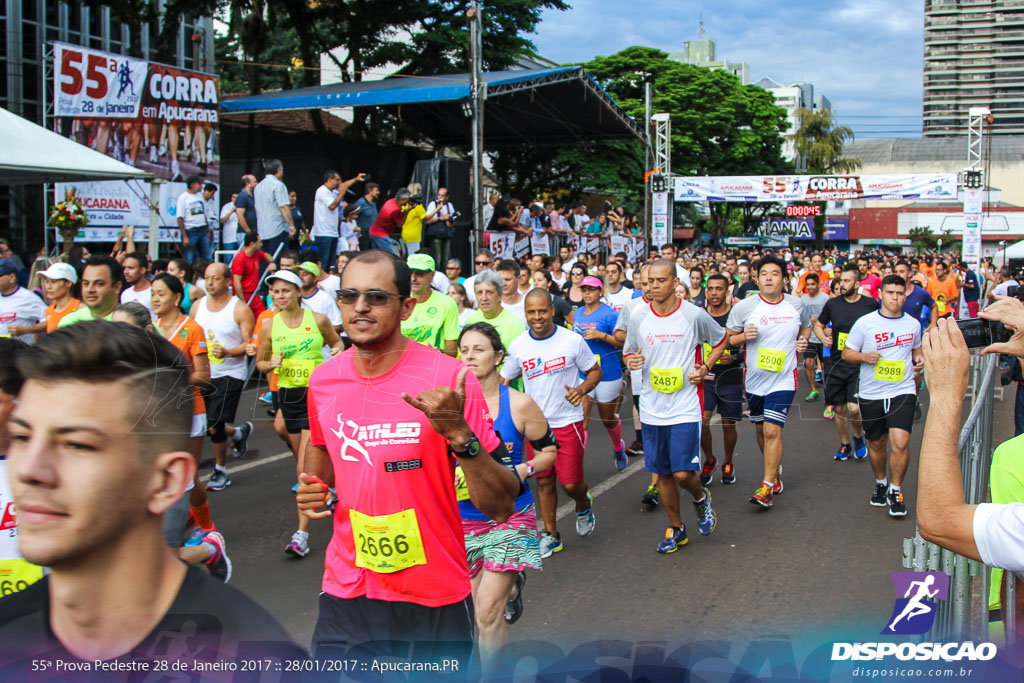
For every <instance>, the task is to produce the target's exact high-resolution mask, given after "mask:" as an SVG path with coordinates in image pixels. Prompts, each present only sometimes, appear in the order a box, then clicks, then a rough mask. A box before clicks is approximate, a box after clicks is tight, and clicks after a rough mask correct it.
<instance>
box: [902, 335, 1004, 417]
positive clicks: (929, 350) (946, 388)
mask: <svg viewBox="0 0 1024 683" xmlns="http://www.w3.org/2000/svg"><path fill="white" fill-rule="evenodd" d="M993 346H997V345H996V344H993ZM989 348H992V347H989ZM921 351H922V355H923V356H924V369H925V374H924V379H925V382H926V383H927V384H928V392H929V393H930V394H931V399H932V403H933V404H934V402H935V400H936V399H950V400H954V401H961V400H963V397H964V396H966V395H967V371H968V368H969V367H970V363H971V354H970V351H969V350H968V349H967V342H966V341H964V335H963V333H962V332H961V331H960V327H959V326H958V325H957V324H956V321H955V320H953V319H952V318H940V319H939V320H938V321H937V322H936V323H935V327H934V328H933V329H931V330H928V331H927V332H925V333H924V337H923V338H922V339H921Z"/></svg>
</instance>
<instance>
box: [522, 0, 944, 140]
mask: <svg viewBox="0 0 1024 683" xmlns="http://www.w3.org/2000/svg"><path fill="white" fill-rule="evenodd" d="M568 1H569V2H570V4H571V5H572V9H570V10H568V11H565V12H557V11H548V12H545V13H544V16H543V20H542V22H541V24H540V26H539V27H538V29H537V33H536V34H535V35H534V36H532V39H533V42H534V44H535V45H536V46H537V50H538V52H539V53H540V54H541V55H543V56H545V57H547V58H549V59H553V60H555V61H556V62H579V61H586V60H588V59H591V58H592V57H595V56H598V55H608V54H613V53H615V52H618V51H619V50H621V49H623V48H626V47H629V46H631V45H646V46H650V47H656V48H659V49H661V50H665V51H666V52H674V51H677V50H682V49H683V43H684V42H685V41H687V40H696V39H697V27H698V23H699V17H700V16H701V15H703V19H704V37H705V38H710V39H712V40H714V41H715V43H716V57H717V58H718V59H723V58H724V59H728V60H730V61H737V62H747V64H749V65H750V79H751V82H754V81H757V80H758V79H760V78H762V77H764V76H768V77H770V78H773V79H775V80H776V81H778V82H780V83H782V84H784V85H785V84H788V83H792V82H795V81H805V82H809V83H813V84H814V88H815V93H817V94H823V95H825V97H827V98H829V100H831V101H832V107H833V111H834V112H835V113H836V115H837V118H838V119H839V120H840V121H841V122H842V123H845V124H846V125H849V126H851V127H852V128H853V129H854V131H855V133H856V134H857V137H858V138H869V137H919V136H920V131H921V92H922V90H921V83H922V68H923V63H924V59H923V54H922V53H923V49H924V48H923V43H924V3H923V2H921V1H920V0H833V1H832V2H823V1H821V0H789V1H788V2H764V1H763V0H762V1H755V0H716V1H715V2H704V1H697V0H632V1H629V0H568ZM624 10H626V11H625V12H624Z"/></svg>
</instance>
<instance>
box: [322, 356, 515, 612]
mask: <svg viewBox="0 0 1024 683" xmlns="http://www.w3.org/2000/svg"><path fill="white" fill-rule="evenodd" d="M354 358H355V349H349V350H348V351H345V352H344V353H341V354H339V355H337V356H335V357H334V358H332V359H331V360H329V361H327V362H325V363H323V364H322V365H320V366H319V367H318V368H317V369H316V370H315V371H314V372H313V374H312V376H311V377H310V381H309V394H308V402H309V426H310V442H311V443H313V444H315V445H321V446H326V448H327V452H328V454H330V456H331V463H332V464H333V465H334V482H335V488H336V490H337V495H338V507H337V510H336V512H335V514H334V534H333V536H332V537H331V542H330V544H329V545H328V547H327V558H326V561H325V567H324V580H323V591H324V592H325V593H327V594H329V595H333V596H335V597H338V598H355V597H360V596H364V595H365V596H366V597H367V598H371V599H375V600H390V601H400V602H414V603H417V604H420V605H424V606H427V607H441V606H444V605H450V604H453V603H456V602H459V601H460V600H464V599H465V598H466V597H467V596H468V595H469V594H470V584H469V567H468V564H467V561H466V545H465V539H464V536H463V531H462V519H461V517H460V516H459V508H458V504H457V502H456V498H455V464H456V461H455V458H453V457H451V456H449V454H448V442H447V440H445V439H444V438H443V437H442V436H441V435H440V434H438V433H437V432H435V431H434V430H433V428H432V427H431V426H430V422H429V421H428V420H427V418H426V416H425V415H424V414H423V413H422V412H420V411H419V410H417V409H416V408H414V407H412V406H410V405H409V404H408V403H406V402H405V401H404V400H403V399H402V392H403V391H404V392H405V393H407V394H409V395H410V396H416V395H417V394H419V393H420V392H421V391H429V390H431V389H435V388H437V387H439V386H450V387H455V383H456V379H457V377H458V374H459V370H461V369H462V368H463V367H465V366H464V365H463V364H462V363H461V362H460V361H458V360H456V359H454V358H451V357H449V356H446V355H445V354H443V353H438V352H437V350H436V349H433V348H430V347H427V346H423V345H422V344H418V343H416V342H413V341H409V343H408V345H407V346H406V348H405V351H404V352H403V354H402V358H401V360H399V361H398V363H397V364H395V366H394V367H393V368H392V369H391V370H389V371H388V372H387V373H385V374H384V375H381V376H379V377H373V378H366V377H363V376H362V375H360V374H359V372H358V371H357V370H356V368H355V363H354ZM464 415H465V417H466V422H468V423H469V426H470V428H471V429H472V430H473V433H474V434H476V436H477V438H478V439H480V444H481V446H482V447H483V449H484V450H485V451H488V452H490V451H493V450H494V449H496V448H498V446H499V443H500V442H499V440H498V437H497V436H496V435H495V433H494V423H493V422H492V421H491V418H490V416H489V414H488V410H487V402H486V401H485V400H484V397H483V393H482V392H481V390H480V383H479V382H478V381H477V379H476V377H474V376H473V373H466V403H465V407H464ZM479 457H490V456H487V455H483V454H481V455H480V456H479ZM408 510H414V511H415V512H414V513H408V512H406V513H404V515H402V513H403V511H408ZM353 511H354V512H355V514H353ZM399 515H400V516H401V520H404V521H396V520H397V519H398V516H399ZM366 516H370V517H374V518H375V520H374V521H372V522H370V523H366V522H365V521H364V524H367V526H363V527H362V529H364V530H365V531H366V533H365V534H360V533H359V529H354V528H353V527H354V526H358V524H359V520H360V519H362V520H366ZM385 516H390V517H388V521H387V523H384V522H382V521H381V520H382V519H383V518H384V517H385ZM410 517H414V518H415V523H416V526H417V527H418V536H419V538H420V539H421V540H422V552H420V551H419V548H418V546H417V544H416V542H415V540H414V538H413V534H412V533H411V528H410V526H409V521H408V520H409V519H410ZM385 527H387V531H384V528H385ZM357 539H358V540H357ZM357 558H362V560H361V561H362V562H363V564H364V566H357ZM411 559H417V561H420V562H423V563H422V564H414V565H413V566H408V567H406V568H402V569H398V570H397V571H396V570H395V567H398V566H402V565H401V562H402V561H405V562H409V561H411ZM367 563H369V564H376V563H380V564H378V568H377V569H370V568H368V567H367V566H365V565H366V564H367ZM382 565H383V566H382ZM381 569H382V571H381Z"/></svg>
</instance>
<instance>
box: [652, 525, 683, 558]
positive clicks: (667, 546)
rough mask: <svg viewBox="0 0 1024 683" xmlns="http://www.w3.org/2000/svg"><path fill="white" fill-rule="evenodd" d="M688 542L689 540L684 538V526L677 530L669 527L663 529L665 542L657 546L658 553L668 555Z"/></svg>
mask: <svg viewBox="0 0 1024 683" xmlns="http://www.w3.org/2000/svg"><path fill="white" fill-rule="evenodd" d="M689 542H690V539H689V538H687V537H686V525H683V526H681V527H679V528H678V529H675V528H673V527H669V528H667V529H665V540H663V541H662V542H661V543H659V544H658V552H659V553H661V554H663V555H668V554H669V553H674V552H675V551H677V550H679V546H682V545H686V544H687V543H689Z"/></svg>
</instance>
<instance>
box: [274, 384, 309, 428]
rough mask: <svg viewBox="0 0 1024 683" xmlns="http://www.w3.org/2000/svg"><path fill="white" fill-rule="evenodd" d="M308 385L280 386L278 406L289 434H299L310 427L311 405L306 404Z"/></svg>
mask: <svg viewBox="0 0 1024 683" xmlns="http://www.w3.org/2000/svg"><path fill="white" fill-rule="evenodd" d="M307 390H308V387H278V388H277V406H278V409H279V410H280V411H281V417H283V418H284V428H285V430H287V432H288V433H289V434H299V433H301V432H302V430H303V429H309V407H308V406H307V405H306V393H307Z"/></svg>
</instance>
